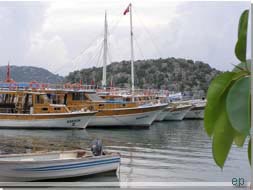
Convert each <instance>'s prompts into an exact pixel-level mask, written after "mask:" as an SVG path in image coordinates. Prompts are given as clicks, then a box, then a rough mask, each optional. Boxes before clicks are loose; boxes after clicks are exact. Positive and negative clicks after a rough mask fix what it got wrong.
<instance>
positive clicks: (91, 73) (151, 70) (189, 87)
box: [65, 57, 220, 92]
mask: <svg viewBox="0 0 253 190" xmlns="http://www.w3.org/2000/svg"><path fill="white" fill-rule="evenodd" d="M134 69H135V86H136V88H145V89H147V88H155V89H166V90H170V91H199V90H204V91H205V92H206V91H207V89H208V85H209V84H210V81H211V80H212V79H213V77H214V76H216V75H217V74H219V73H220V71H218V70H216V69H214V68H211V67H210V66H209V65H208V64H206V63H203V62H201V61H193V60H189V59H182V58H174V57H171V58H167V59H161V58H160V59H149V60H137V61H135V65H134ZM130 74H131V68H130V62H129V61H121V62H114V63H112V64H110V65H108V66H107V84H108V86H109V85H110V81H112V82H113V86H116V87H130V84H131V75H130ZM80 78H81V79H82V81H83V83H86V84H91V81H92V80H93V81H94V82H95V84H96V85H100V86H101V80H102V68H101V67H99V68H97V67H93V68H88V69H82V70H81V71H74V72H71V73H69V75H68V76H67V77H66V78H65V81H66V82H72V83H73V82H79V81H80Z"/></svg>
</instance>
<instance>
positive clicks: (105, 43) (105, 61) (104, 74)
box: [102, 11, 108, 88]
mask: <svg viewBox="0 0 253 190" xmlns="http://www.w3.org/2000/svg"><path fill="white" fill-rule="evenodd" d="M107 49H108V46H107V16H106V11H105V28H104V55H103V77H102V78H103V79H102V87H103V88H106V64H107Z"/></svg>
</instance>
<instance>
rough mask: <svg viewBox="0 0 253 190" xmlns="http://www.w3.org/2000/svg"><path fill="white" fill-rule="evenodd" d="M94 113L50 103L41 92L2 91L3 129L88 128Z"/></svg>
mask: <svg viewBox="0 0 253 190" xmlns="http://www.w3.org/2000/svg"><path fill="white" fill-rule="evenodd" d="M95 114H96V112H94V111H85V112H84V111H82V112H81V111H80V112H71V111H70V110H69V109H68V108H67V107H66V106H65V105H61V104H50V103H49V102H48V98H47V96H46V94H44V93H40V92H29V91H0V128H31V129H36V128H70V129H72V128H85V127H86V126H87V124H88V122H89V121H90V120H91V119H92V117H93V116H94V115H95Z"/></svg>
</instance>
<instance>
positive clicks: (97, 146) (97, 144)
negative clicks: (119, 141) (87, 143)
mask: <svg viewBox="0 0 253 190" xmlns="http://www.w3.org/2000/svg"><path fill="white" fill-rule="evenodd" d="M91 152H92V154H93V155H94V156H101V155H102V154H103V146H102V141H101V140H100V139H95V140H93V141H92V142H91Z"/></svg>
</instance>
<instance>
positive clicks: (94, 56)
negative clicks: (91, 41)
mask: <svg viewBox="0 0 253 190" xmlns="http://www.w3.org/2000/svg"><path fill="white" fill-rule="evenodd" d="M102 42H103V40H101V42H100V43H99V45H98V46H97V47H96V49H98V48H100V46H101V44H102ZM96 57H97V54H95V53H94V54H93V55H91V56H90V57H89V59H88V60H87V63H88V64H90V63H91V65H92V63H93V60H94V59H95V58H96Z"/></svg>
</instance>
